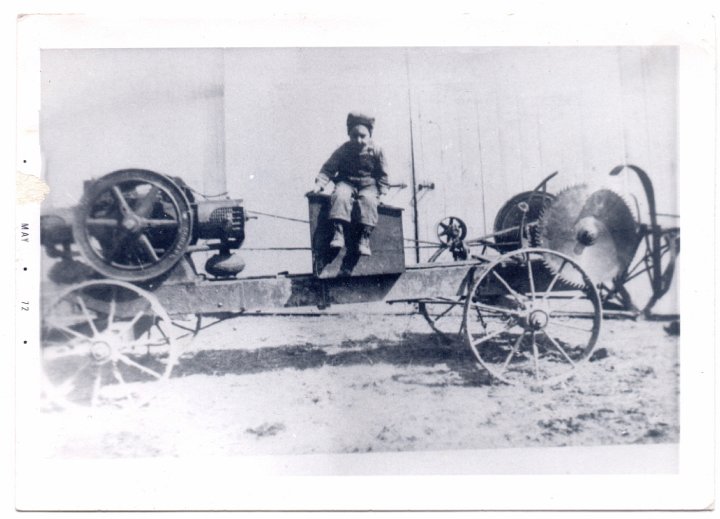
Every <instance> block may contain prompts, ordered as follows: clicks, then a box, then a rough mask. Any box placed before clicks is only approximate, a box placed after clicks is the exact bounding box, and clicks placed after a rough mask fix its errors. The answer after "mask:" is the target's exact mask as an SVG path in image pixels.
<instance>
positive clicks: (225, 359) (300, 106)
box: [17, 41, 712, 509]
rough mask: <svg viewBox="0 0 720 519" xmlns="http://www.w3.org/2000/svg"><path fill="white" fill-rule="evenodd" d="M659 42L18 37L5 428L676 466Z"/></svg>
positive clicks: (358, 471)
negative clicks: (27, 319)
mask: <svg viewBox="0 0 720 519" xmlns="http://www.w3.org/2000/svg"><path fill="white" fill-rule="evenodd" d="M681 56H682V51H681V46H680V45H678V44H672V43H670V44H666V43H663V42H661V41H660V42H656V43H642V44H640V43H636V44H631V45H628V44H592V45H572V44H562V45H553V46H545V45H542V44H536V45H528V44H517V45H487V44H483V45H447V46H445V45H437V44H433V45H332V44H330V45H324V46H317V45H279V46H274V45H256V46H242V45H241V46H224V45H217V46H215V45H210V46H208V45H196V46H192V45H190V46H178V45H167V46H163V45H154V46H149V45H147V46H142V45H131V46H125V47H123V46H120V45H112V46H107V45H99V46H95V47H93V46H92V45H90V46H85V47H84V48H79V47H73V46H68V47H62V46H58V47H54V48H50V47H47V48H46V47H43V48H39V49H38V51H37V54H36V60H35V61H34V62H33V64H34V65H35V66H36V67H38V68H37V69H36V70H33V72H32V76H31V77H34V78H37V79H38V80H39V84H36V85H34V86H33V92H36V93H37V102H38V104H39V106H38V108H39V110H38V111H37V129H38V133H37V135H36V136H35V138H36V139H37V149H38V150H39V151H38V153H37V155H36V157H35V158H34V159H33V163H34V165H35V167H36V171H35V174H36V175H37V180H36V181H34V182H36V187H37V188H38V189H40V190H41V191H42V192H43V193H42V195H43V196H42V197H41V198H42V201H41V202H40V200H37V201H36V206H37V209H38V219H37V226H38V227H37V228H32V227H31V226H26V227H23V231H24V232H25V231H26V232H27V234H28V235H30V236H31V237H32V238H33V239H35V240H36V241H37V247H36V260H35V263H33V265H34V266H35V267H34V268H35V272H34V274H33V276H34V278H36V280H37V283H38V299H37V300H36V301H35V302H34V303H33V304H34V305H36V307H35V308H34V309H33V310H34V311H36V312H37V313H38V323H37V325H36V326H37V328H36V332H35V333H34V334H32V335H27V336H26V338H25V340H24V342H23V336H21V335H18V337H17V338H18V340H19V342H20V343H22V345H23V347H24V348H32V349H33V352H34V353H33V354H32V355H30V356H29V359H30V360H27V361H23V363H22V364H23V365H24V366H25V367H27V368H30V369H32V370H34V372H35V373H36V375H34V376H33V377H30V379H29V380H31V381H33V384H29V386H30V389H29V390H28V391H26V392H25V393H22V394H30V396H32V398H31V399H30V401H28V402H26V405H27V406H28V407H29V408H30V409H32V411H33V412H32V413H30V414H31V416H32V420H31V422H32V427H28V428H31V429H33V432H32V434H31V436H32V437H31V438H30V437H26V436H23V435H19V436H18V440H17V441H18V442H19V444H24V446H23V449H25V450H31V451H32V455H33V457H35V458H37V459H38V460H42V462H43V463H48V464H51V465H52V464H63V463H80V464H83V465H84V466H90V467H91V466H93V465H92V464H93V463H98V464H99V465H98V466H103V467H112V466H113V464H122V463H134V462H138V461H143V462H145V461H147V462H148V463H151V464H152V463H161V462H164V461H168V462H169V463H171V466H176V465H175V464H183V463H185V462H186V461H189V460H197V459H203V460H215V461H219V462H221V463H223V464H225V463H230V462H232V463H237V464H238V466H243V465H245V466H254V464H258V463H260V464H262V463H265V462H267V463H269V465H270V466H272V467H273V469H272V471H271V472H272V473H273V474H274V475H281V476H282V475H298V474H299V475H322V476H358V475H362V476H383V475H406V476H408V475H409V476H413V475H415V476H417V475H472V474H479V475H488V474H500V475H504V474H515V475H535V476H540V475H542V474H560V475H569V474H576V475H580V474H582V475H603V474H625V475H628V474H654V475H656V476H661V475H665V476H668V475H670V476H672V475H678V474H680V473H681V471H682V470H683V462H682V460H683V455H682V449H681V439H683V438H687V436H685V434H686V432H687V431H686V430H685V429H684V428H683V427H681V422H682V420H681V411H683V412H685V408H684V407H682V406H681V393H682V391H681V370H682V369H683V368H684V366H683V362H682V361H681V355H680V344H681V338H684V337H685V336H686V335H685V334H686V321H685V317H686V315H685V313H684V312H683V313H682V315H681V306H680V297H679V288H678V287H679V285H680V284H681V283H684V282H685V277H684V272H685V271H681V265H682V262H683V261H685V262H688V261H692V259H693V258H691V257H686V256H685V254H687V253H685V254H682V255H681V239H680V235H681V228H682V230H683V232H685V230H686V227H685V226H681V204H680V198H679V191H680V185H681V179H680V174H679V171H681V168H680V164H681V161H680V157H681V155H682V153H681V149H682V148H681V145H680V131H681V129H682V128H687V126H686V125H682V124H681V123H680V121H681V118H682V113H681V107H682V104H681V102H680V99H681V92H680V89H681V85H682V84H683V83H682V81H681V68H682V61H681ZM19 95H20V94H19ZM18 158H19V160H21V158H20V157H18ZM683 171H686V170H683ZM696 173H697V172H696ZM698 175H699V176H698V180H699V181H700V179H701V178H703V179H712V172H711V171H710V172H708V173H707V174H706V173H703V174H702V177H701V176H700V174H699V173H698ZM33 185H35V184H33ZM708 185H710V184H708ZM38 186H39V187H38ZM683 207H685V206H683ZM18 225H19V224H18ZM695 231H697V229H695ZM683 245H684V243H683ZM708 250H710V248H708ZM25 270H26V271H27V267H26V268H25ZM681 273H682V274H683V275H682V276H681ZM28 305H30V303H28ZM683 308H685V307H683ZM681 324H682V333H681ZM17 333H18V334H20V333H21V332H19V331H18V332H17ZM707 341H709V342H712V339H711V337H707ZM683 346H685V343H683ZM688 347H692V345H688ZM26 412H28V413H29V411H27V410H26ZM636 449H637V450H636ZM636 453H637V454H636ZM258 460H260V461H258ZM263 460H265V461H263ZM246 462H247V463H246ZM87 464H90V465H87ZM108 470H111V469H108ZM247 475H248V474H245V476H247ZM86 477H87V476H86ZM178 488H179V487H178ZM178 499H179V501H178V503H180V504H178V505H177V506H176V507H171V508H173V509H185V508H188V509H191V508H192V507H190V506H185V505H183V504H182V503H184V502H185V501H184V498H178ZM68 502H72V501H68ZM76 502H77V503H78V507H77V508H76V509H83V508H84V506H85V505H84V501H83V500H82V498H78V499H77V501H76ZM90 502H92V503H94V505H93V508H95V509H98V508H100V509H102V508H103V506H102V504H98V502H97V500H92V499H91V500H90ZM144 502H145V503H147V501H144ZM248 502H252V500H251V499H250V500H249V501H248ZM467 502H469V503H471V506H463V507H464V508H465V509H468V508H470V509H481V508H483V506H484V505H483V501H482V499H481V498H480V497H478V501H472V500H469V501H467ZM203 503H205V504H203V505H202V508H203V509H213V505H212V503H211V504H210V505H208V504H207V503H206V502H205V501H203ZM218 503H219V502H218ZM418 503H422V501H419V502H418ZM472 504H476V506H472ZM143 506H147V505H143ZM158 506H159V507H161V508H162V507H165V508H167V505H158ZM217 506H221V505H220V504H218V505H217ZM108 507H109V508H112V509H118V505H108ZM418 507H419V508H427V507H426V506H423V505H422V504H419V506H418ZM509 507H510V508H512V505H509ZM120 508H122V506H121V507H120ZM133 508H134V505H132V503H128V505H127V509H133ZM260 508H262V507H258V508H256V509H260ZM267 508H269V509H273V508H274V509H285V508H287V506H284V505H282V504H281V503H278V504H277V506H276V507H274V506H269V507H267ZM290 508H292V506H290ZM335 508H342V507H338V506H335ZM348 508H351V509H357V505H354V504H351V505H349V506H348ZM412 508H414V506H413V505H412V504H408V503H405V505H404V509H412ZM447 508H453V506H448V507H447ZM561 508H562V506H561ZM575 508H578V507H577V506H576V507H575Z"/></svg>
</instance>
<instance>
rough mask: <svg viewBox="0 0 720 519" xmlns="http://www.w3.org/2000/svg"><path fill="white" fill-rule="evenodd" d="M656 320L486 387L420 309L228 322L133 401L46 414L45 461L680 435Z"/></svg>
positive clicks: (606, 332) (614, 327) (611, 327)
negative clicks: (513, 380)
mask: <svg viewBox="0 0 720 519" xmlns="http://www.w3.org/2000/svg"><path fill="white" fill-rule="evenodd" d="M394 310H396V309H395V308H394V307H393V311H394ZM400 310H401V309H399V308H398V309H397V311H400ZM667 324H668V323H666V322H647V321H638V322H633V321H628V320H607V321H605V322H604V323H603V330H602V333H601V337H600V342H599V344H598V348H597V354H596V356H595V357H594V360H593V361H591V362H587V363H585V364H584V365H583V368H582V369H581V370H580V372H579V373H578V375H577V376H575V377H574V378H573V379H571V380H570V381H568V382H566V383H564V384H562V385H560V386H557V387H552V388H543V389H535V390H530V389H528V388H523V387H511V386H507V385H501V384H498V383H493V382H492V381H491V380H489V378H488V377H487V376H485V375H484V374H483V373H482V372H480V371H479V370H478V369H477V368H476V367H475V366H474V362H473V358H472V357H471V355H470V353H469V352H468V351H466V347H465V346H464V344H463V342H462V341H461V340H457V341H455V342H449V343H448V342H444V341H442V340H440V339H439V338H438V336H437V335H435V334H434V333H433V332H432V331H430V329H429V327H428V326H427V323H425V321H424V320H423V319H422V318H421V317H420V316H418V315H411V314H407V315H406V314H401V313H398V314H393V315H388V314H376V315H370V316H368V315H361V314H359V313H354V311H351V313H345V314H331V315H324V316H322V317H308V316H283V317H277V316H273V317H267V316H244V317H239V318H235V319H232V320H229V321H225V322H223V323H221V324H218V325H217V326H213V327H211V328H209V329H207V330H205V331H203V332H202V333H201V334H200V335H199V336H198V337H197V338H196V340H195V341H194V343H193V344H192V347H191V348H192V349H191V350H190V351H188V353H187V354H186V355H184V357H183V359H182V360H181V362H180V363H179V365H178V366H177V367H176V369H175V371H174V373H173V377H172V378H171V379H170V380H169V381H167V383H166V384H163V385H162V386H161V387H156V388H155V389H157V390H158V394H157V396H156V397H155V398H154V399H153V400H152V401H151V402H150V403H149V404H148V405H147V406H145V407H142V408H140V409H135V410H131V411H122V412H120V411H107V410H97V411H95V412H93V413H78V412H74V411H67V410H65V411H60V410H54V411H48V412H46V413H44V414H43V417H42V420H43V422H44V423H43V426H44V431H45V432H46V438H45V439H44V440H43V449H44V450H45V453H44V454H45V455H47V456H48V457H52V458H116V457H148V456H177V457H183V456H232V455H246V454H253V455H255V454H306V453H352V452H371V451H373V452H383V451H385V452H387V451H413V450H447V449H483V448H498V447H503V448H504V447H533V446H565V445H573V446H592V445H618V444H634V443H676V442H677V441H678V436H679V416H678V373H679V368H678V337H677V336H674V335H670V334H668V333H667V332H666V331H665V330H664V328H665V327H666V326H667ZM155 384H156V385H158V386H159V384H157V383H155Z"/></svg>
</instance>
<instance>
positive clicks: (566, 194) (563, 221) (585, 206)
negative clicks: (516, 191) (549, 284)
mask: <svg viewBox="0 0 720 519" xmlns="http://www.w3.org/2000/svg"><path fill="white" fill-rule="evenodd" d="M537 233H538V241H539V243H540V246H541V247H544V248H547V249H551V250H554V251H557V252H561V253H563V254H565V255H567V256H569V257H571V258H572V259H573V260H574V261H576V262H577V263H578V265H580V267H582V269H583V270H584V271H585V272H586V273H587V275H588V276H589V277H590V279H591V280H592V281H593V282H594V283H595V284H600V283H609V282H611V281H612V280H614V279H615V278H617V277H618V276H620V275H621V274H622V273H623V272H625V270H626V269H627V267H628V265H629V264H630V262H631V261H632V258H633V256H634V255H635V250H636V249H637V244H638V239H639V235H638V231H637V225H636V223H635V218H634V217H633V214H632V212H631V211H630V208H629V207H628V206H627V204H626V203H625V201H624V200H623V198H622V197H621V196H620V195H618V194H617V193H615V192H614V191H612V190H610V189H598V190H592V189H591V188H589V187H588V186H587V185H585V184H581V185H577V186H572V187H569V188H567V189H565V190H563V191H561V192H560V193H559V194H558V195H557V197H556V198H555V200H554V201H553V202H552V203H551V204H550V205H549V206H548V207H546V208H545V210H544V211H543V214H542V215H541V216H540V221H539V225H538V229H537ZM545 263H546V265H547V266H548V267H549V268H550V270H551V271H552V272H553V273H555V274H558V275H559V277H560V278H561V279H563V280H564V281H565V282H567V283H569V284H571V285H573V286H576V287H581V286H583V285H584V284H585V283H584V281H583V279H582V275H581V274H580V272H579V271H578V270H577V269H571V268H564V266H563V260H562V259H561V258H559V257H557V256H549V255H548V256H547V257H546V259H545Z"/></svg>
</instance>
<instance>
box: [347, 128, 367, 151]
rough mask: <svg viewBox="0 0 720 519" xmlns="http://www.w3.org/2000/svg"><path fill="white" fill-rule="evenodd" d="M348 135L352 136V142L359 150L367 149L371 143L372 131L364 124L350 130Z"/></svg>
mask: <svg viewBox="0 0 720 519" xmlns="http://www.w3.org/2000/svg"><path fill="white" fill-rule="evenodd" d="M348 135H349V136H350V142H352V143H353V145H354V146H355V148H356V149H357V150H363V149H365V146H367V145H368V142H370V130H368V129H367V127H365V126H363V125H362V124H358V125H357V126H354V127H353V128H352V129H350V131H349V132H348Z"/></svg>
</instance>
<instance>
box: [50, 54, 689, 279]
mask: <svg viewBox="0 0 720 519" xmlns="http://www.w3.org/2000/svg"><path fill="white" fill-rule="evenodd" d="M42 69H43V70H42V80H43V88H42V110H41V139H42V151H43V158H44V168H45V176H46V178H47V179H48V181H49V183H50V185H51V188H52V192H51V195H50V199H49V201H48V202H47V203H48V205H58V206H65V205H71V204H74V203H76V201H77V199H78V198H79V194H80V190H81V184H82V180H84V179H87V178H91V177H97V176H100V175H102V174H104V173H106V172H109V171H112V170H114V169H119V168H125V167H144V168H148V169H154V170H157V171H162V172H166V173H170V174H173V175H179V176H182V177H184V178H185V179H187V180H188V182H189V183H190V184H191V185H193V186H196V187H197V188H198V189H200V190H203V191H205V192H207V193H210V194H214V193H215V192H217V189H218V185H222V182H218V173H220V174H222V172H225V173H226V180H227V188H228V190H229V192H230V194H231V195H232V196H234V197H241V198H243V199H244V200H245V204H246V206H247V208H248V209H250V210H256V211H260V212H266V213H272V214H279V215H284V216H289V217H292V218H297V219H306V218H307V204H306V200H305V199H304V197H303V194H304V193H305V192H306V191H307V190H309V189H310V188H311V186H312V182H313V178H314V176H315V174H316V172H317V170H318V169H319V167H320V165H321V164H322V162H323V161H324V160H325V159H326V158H327V157H328V156H329V154H330V153H331V152H332V151H333V150H334V148H335V147H336V146H338V145H339V144H341V143H342V142H343V141H344V140H345V138H346V135H345V127H344V120H345V115H346V113H347V111H348V110H350V109H365V110H368V111H371V112H373V113H374V114H376V116H377V129H376V132H375V135H374V136H375V138H376V140H377V141H378V142H380V143H381V144H382V145H383V147H384V148H385V151H386V154H387V156H388V159H389V163H390V173H391V180H392V182H394V183H406V184H408V185H411V184H412V158H413V157H414V164H415V173H416V177H417V181H418V182H427V183H434V184H435V189H434V190H423V191H421V192H420V193H419V215H418V219H419V222H420V226H419V227H420V238H421V239H423V240H431V241H433V240H434V239H435V224H436V223H437V222H438V221H439V220H440V219H442V218H443V217H444V216H447V215H456V216H460V217H461V218H463V219H464V220H465V221H466V222H467V223H468V227H469V229H470V234H471V236H473V237H475V236H479V235H482V234H484V233H486V232H490V231H491V230H492V225H493V220H494V218H495V215H496V214H497V212H498V210H499V209H500V207H501V206H502V204H503V203H504V202H505V201H507V200H508V199H509V198H510V197H511V196H513V195H514V194H516V193H518V192H521V191H524V190H528V189H532V188H533V187H534V186H535V185H537V184H538V183H539V182H540V181H541V180H542V179H543V178H544V177H545V176H547V175H548V174H550V173H552V172H554V171H559V172H560V175H559V176H558V177H556V178H555V179H553V180H552V181H551V184H550V191H552V192H556V191H558V190H559V189H561V188H562V187H564V186H567V185H571V184H574V183H578V182H586V181H590V180H600V181H602V182H604V183H611V184H612V185H614V187H616V189H617V190H618V191H621V192H633V193H637V194H640V191H639V185H638V184H637V182H636V181H635V179H633V178H632V177H630V176H629V175H623V176H622V177H621V178H619V179H612V180H611V179H609V178H608V177H607V173H608V171H609V170H610V169H611V168H612V167H614V166H615V165H617V164H620V163H624V162H630V163H635V164H637V165H639V166H641V167H643V168H645V169H646V170H647V171H648V172H649V173H650V174H651V175H652V177H653V179H654V181H655V185H656V188H657V192H658V207H659V209H660V210H661V211H664V212H668V213H676V212H677V206H676V198H677V197H676V182H675V169H676V160H677V159H676V148H675V146H676V135H675V129H676V126H677V121H676V109H675V107H676V103H677V99H676V95H677V85H676V81H677V79H676V78H677V55H676V51H675V49H673V48H667V47H645V48H639V47H632V48H630V47H628V48H616V47H532V48H517V47H513V48H431V49H428V48H411V49H400V48H385V49H374V48H367V49H341V48H326V49H321V48H316V49H164V50H163V49H144V50H134V49H132V50H127V49H123V50H112V49H110V50H68V51H62V50H54V51H44V52H43V55H42ZM411 130H412V136H413V146H412V147H411V141H410V134H411ZM411 200H412V190H411V189H410V188H408V189H404V190H397V189H396V190H393V191H392V192H391V194H390V196H389V197H388V198H387V200H386V202H387V203H390V204H392V205H397V206H400V207H403V208H405V212H404V228H405V234H406V236H407V237H412V234H413V219H412V217H413V214H412V209H411V207H412V205H411ZM664 223H667V224H669V225H675V224H676V222H674V221H668V222H664ZM308 244H309V231H308V229H307V226H306V225H304V224H302V223H296V222H288V221H282V220H275V219H271V218H267V217H259V218H258V219H257V220H251V221H250V222H248V238H247V241H246V247H247V248H248V249H250V248H262V247H276V246H290V247H305V246H307V245H308ZM422 252H423V254H422V256H423V258H427V257H428V256H429V254H430V251H429V250H423V251H422ZM244 255H245V258H246V261H247V263H248V268H247V270H246V273H248V274H264V273H268V272H277V271H283V270H290V271H294V272H304V271H308V270H309V269H310V257H309V253H308V252H307V251H288V252H285V253H278V252H267V251H252V250H246V251H245V252H244ZM407 257H408V260H409V261H412V258H413V254H412V251H411V250H408V254H407Z"/></svg>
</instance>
